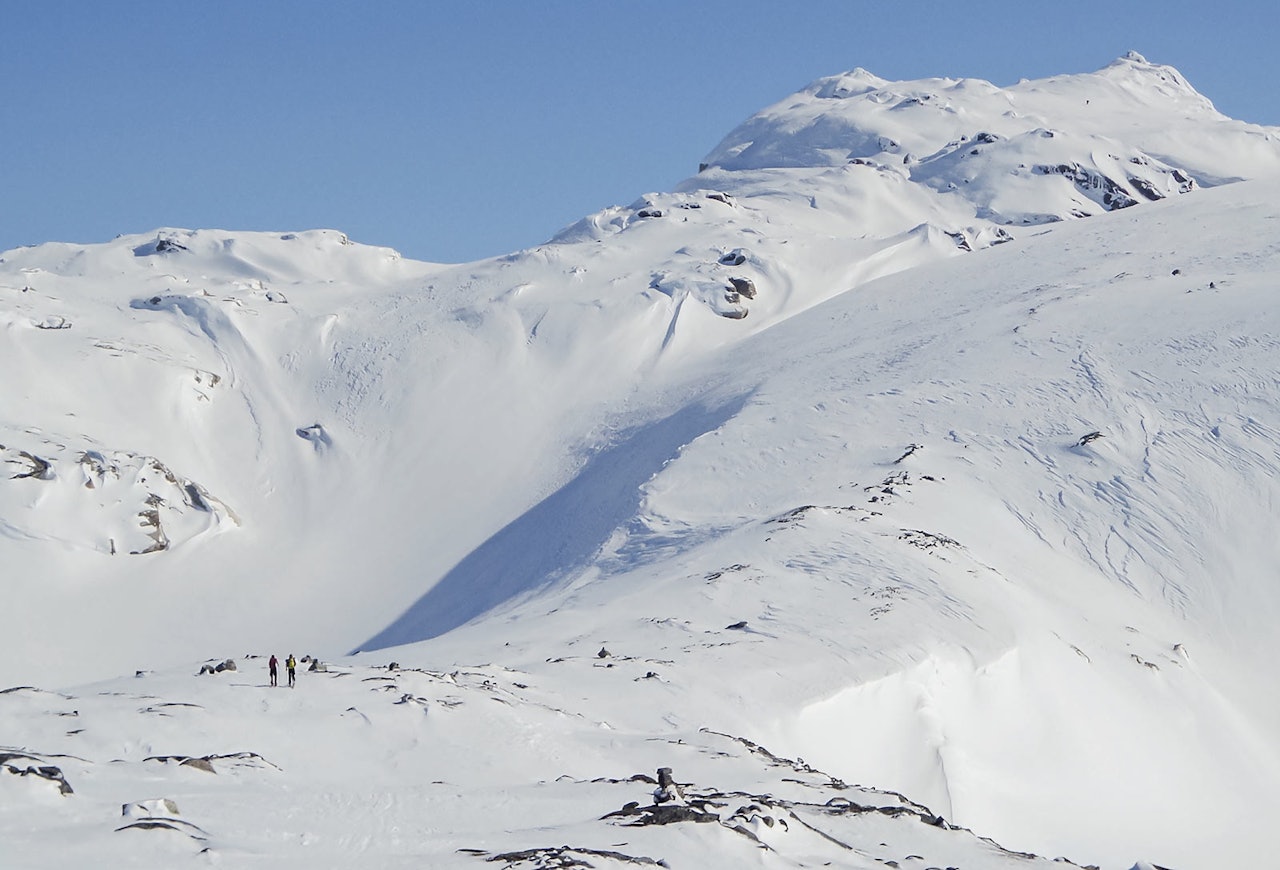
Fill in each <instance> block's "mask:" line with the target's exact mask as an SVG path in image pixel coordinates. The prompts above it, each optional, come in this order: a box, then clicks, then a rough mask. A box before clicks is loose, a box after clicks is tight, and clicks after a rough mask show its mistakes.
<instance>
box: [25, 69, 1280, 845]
mask: <svg viewBox="0 0 1280 870" xmlns="http://www.w3.org/2000/svg"><path fill="white" fill-rule="evenodd" d="M706 164H707V166H706V168H705V170H704V171H703V172H701V173H699V175H697V176H695V177H693V178H691V179H689V180H688V181H687V182H685V183H684V184H682V185H681V186H680V188H679V189H678V190H677V191H675V192H672V193H664V194H651V195H649V196H646V197H644V198H642V199H641V200H639V201H637V202H636V203H635V204H633V205H632V206H630V207H627V208H610V209H606V210H604V211H602V212H600V213H599V214H597V215H593V216H590V217H588V218H585V219H584V220H583V221H581V222H579V223H578V224H576V225H574V226H572V227H569V228H566V229H565V230H564V231H562V232H561V233H560V234H559V235H558V236H557V237H556V238H555V239H553V240H552V241H551V242H548V243H547V244H546V245H544V246H541V247H538V248H534V249H530V250H528V251H521V252H518V253H515V254H512V255H510V256H507V257H501V258H497V259H494V260H490V261H484V262H480V263H473V264H464V265H457V266H447V265H437V264H426V263H416V262H413V261H407V260H404V259H403V258H401V257H400V256H399V255H398V254H396V253H395V252H394V251H391V250H390V249H387V248H374V247H369V246H364V245H357V244H353V243H351V242H350V241H349V240H348V239H346V237H345V236H342V235H341V234H340V233H336V232H333V231H312V232H305V233H287V234H268V233H233V232H224V231H218V230H199V231H189V230H177V229H168V230H161V231H158V232H156V233H152V234H147V235H141V236H128V237H121V238H119V239H116V240H114V241H112V242H109V243H106V244H103V245H91V246H75V245H59V244H50V245H41V246H38V247H34V248H25V249H19V250H15V251H8V252H5V253H4V254H3V256H2V257H0V330H2V331H3V340H0V365H2V366H3V368H4V371H6V372H10V373H15V374H14V375H13V376H11V377H8V378H4V379H0V467H3V469H4V470H5V472H6V473H5V474H3V475H2V476H0V564H3V566H4V569H3V577H4V581H5V595H6V602H7V604H8V607H7V608H6V612H7V615H8V618H7V619H6V630H5V633H4V636H3V639H2V640H0V653H3V655H0V684H3V685H5V686H13V688H11V689H9V690H7V691H4V692H2V693H0V767H3V768H4V769H3V770H0V864H3V865H4V866H21V867H46V866H47V867H64V866H80V865H86V864H93V865H95V866H110V867H115V866H119V867H128V866H148V867H149V866H183V865H184V864H187V863H193V864H198V865H202V864H205V863H224V864H226V865H229V866H262V867H289V866H298V867H302V866H306V867H318V866H319V867H325V866H332V867H351V866H362V867H363V866H368V867H375V866H376V867H390V866H406V867H407V866H433V867H434V866H440V867H446V866H447V867H452V866H457V867H470V866H475V867H479V866H485V862H487V861H492V862H493V865H496V866H505V867H514V868H541V867H561V866H596V867H627V866H646V865H652V864H655V863H657V862H663V865H664V866H670V867H673V868H676V867H735V868H736V867H744V866H759V867H768V868H785V867H816V866H838V867H850V868H863V867H866V868H871V867H885V866H897V867H901V868H910V867H921V868H924V867H931V866H936V867H950V866H955V867H981V868H1004V867H1009V868H1023V867H1026V868H1034V867H1037V866H1044V867H1049V866H1055V867H1061V866H1068V867H1069V866H1082V867H1083V866H1088V865H1096V866H1100V867H1102V868H1105V870H1126V868H1129V867H1132V866H1134V865H1135V862H1137V861H1139V860H1145V861H1151V862H1155V863H1156V864H1158V865H1160V866H1166V867H1176V868H1179V870H1213V868H1220V867H1227V866H1232V867H1265V866H1269V864H1270V862H1271V854H1272V852H1273V851H1274V846H1273V844H1272V842H1271V840H1272V838H1271V837H1270V836H1269V834H1268V832H1267V831H1266V830H1263V829H1260V826H1259V824H1258V820H1260V819H1266V818H1269V817H1271V816H1272V815H1274V814H1275V813H1277V812H1280V788H1278V786H1280V736H1278V735H1280V700H1277V698H1276V694H1275V692H1274V690H1273V685H1274V678H1273V676H1272V674H1271V667H1270V663H1271V662H1273V661H1274V660H1275V659H1276V657H1277V654H1280V649H1277V647H1278V646H1280V644H1278V643H1277V641H1276V636H1275V632H1274V629H1273V626H1274V625H1275V624H1276V622H1277V620H1278V619H1280V585H1278V584H1277V583H1276V582H1275V580H1274V574H1275V565H1276V564H1277V561H1278V557H1280V552H1278V551H1280V544H1278V543H1277V540H1278V539H1277V537H1276V535H1275V534H1274V529H1275V528H1276V527H1277V525H1278V524H1280V499H1277V497H1276V493H1277V489H1276V483H1275V481H1276V480H1277V473H1278V472H1280V450H1278V449H1277V447H1276V443H1277V436H1278V434H1280V409H1278V408H1277V403H1278V401H1280V379H1278V378H1277V374H1276V372H1277V362H1280V314H1278V313H1277V309H1276V306H1275V305H1274V304H1272V303H1273V301H1274V295H1275V292H1276V288H1277V286H1278V278H1280V243H1277V242H1276V240H1275V239H1276V231H1275V228H1276V227H1277V226H1280V206H1278V205H1276V203H1277V202H1278V201H1280V181H1277V180H1276V179H1275V177H1274V176H1275V171H1276V169H1277V168H1278V167H1280V138H1277V131H1275V130H1271V129H1267V128H1260V127H1256V126H1252V125H1247V124H1242V123H1240V122H1236V121H1232V120H1230V119H1226V118H1223V117H1222V116H1221V115H1219V114H1218V113H1216V111H1214V110H1213V108H1212V106H1211V105H1209V103H1208V101H1207V100H1205V99H1204V98H1203V97H1201V96H1200V95H1199V94H1196V93H1195V91H1194V90H1192V89H1191V87H1190V85H1188V84H1187V83H1186V82H1185V80H1183V79H1182V78H1181V76H1180V75H1178V74H1177V72H1176V71H1174V70H1171V69H1170V68H1168V67H1161V66H1159V65H1156V64H1150V63H1147V62H1146V61H1145V60H1143V59H1142V58H1141V57H1139V56H1136V55H1131V56H1129V57H1127V58H1122V59H1121V60H1119V61H1117V62H1116V63H1115V64H1112V65H1111V66H1109V67H1107V68H1106V69H1104V70H1101V71H1099V72H1098V73H1093V74H1089V75H1082V76H1062V77H1057V78H1053V79H1048V80H1043V81H1040V82H1026V83H1022V84H1020V85H1017V86H1014V87H1012V88H1007V89H1000V88H995V87H994V86H992V85H989V84H987V83H985V82H973V81H954V80H929V81H924V82H896V83H895V82H885V81H883V80H880V79H877V78H876V77H874V76H871V75H870V74H867V73H865V72H863V71H855V72H853V73H849V74H846V75H845V76H837V77H833V78H831V79H824V80H820V81H819V82H816V83H814V85H812V86H810V87H809V88H807V89H806V90H804V91H802V92H800V93H799V94H797V95H796V96H795V97H793V98H790V99H789V100H785V101H783V102H781V103H779V104H778V105H777V106H775V107H771V108H770V109H767V110H765V111H764V112H762V113H761V114H760V115H758V116H756V117H755V118H753V119H750V120H748V121H747V122H746V123H745V124H744V125H743V126H742V127H740V128H739V129H738V130H736V131H733V132H732V133H731V134H730V135H729V136H728V137H727V138H726V140H725V141H724V142H722V143H721V144H720V145H719V146H717V148H716V149H715V150H714V151H713V152H712V154H711V155H710V156H709V157H708V158H707V161H706ZM1238 179H1254V180H1246V181H1238ZM1232 180H1237V181H1236V183H1230V184H1227V183H1225V182H1227V181H1232ZM1083 217H1088V219H1087V220H1082V219H1080V218H1083ZM290 650H292V651H293V652H294V653H296V654H298V655H301V654H303V653H307V654H315V655H318V656H319V657H320V659H321V660H323V662H324V665H323V667H322V668H320V669H318V670H316V671H304V672H303V673H302V674H301V675H300V676H299V685H298V687H297V688H296V689H293V690H289V689H287V688H270V687H268V686H267V685H266V673H265V665H264V661H265V658H266V656H267V655H269V654H271V653H272V652H274V653H276V654H277V655H279V656H281V657H283V656H284V655H286V654H287V653H288V652H289V651H290ZM361 651H362V652H361ZM352 653H354V654H352ZM210 657H216V659H214V660H213V661H216V662H221V661H224V660H226V659H227V657H230V661H232V662H233V663H234V664H235V665H236V669H235V670H224V671H222V672H217V673H212V674H203V675H197V673H196V672H197V671H199V670H200V669H201V664H202V663H204V662H205V660H207V659H210ZM392 662H395V663H397V667H395V668H389V667H388V665H390V664H391V663H392ZM304 667H305V665H304ZM135 672H136V673H137V675H136V676H127V675H131V674H134V673H135ZM122 675H124V676H122ZM660 768H670V769H671V771H672V774H673V776H674V778H675V781H676V782H677V783H679V784H681V786H682V790H683V798H682V799H679V800H677V801H674V802H671V801H668V802H665V803H662V804H655V803H654V789H655V787H656V785H657V783H656V782H655V781H650V780H653V779H654V778H655V777H656V776H657V773H658V770H659V769H660ZM855 784H857V785H855ZM985 838H991V839H985ZM997 844H999V845H997ZM1060 856H1065V859H1066V860H1063V861H1054V860H1053V859H1056V858H1058V857H1060ZM574 862H578V863H576V864H575V863H574ZM1071 862H1075V863H1074V864H1073V863H1071ZM1138 866H1140V867H1141V866H1144V865H1142V864H1139V865H1138Z"/></svg>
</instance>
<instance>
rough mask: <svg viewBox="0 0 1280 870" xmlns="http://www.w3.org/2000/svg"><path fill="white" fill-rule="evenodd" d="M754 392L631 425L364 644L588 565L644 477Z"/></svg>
mask: <svg viewBox="0 0 1280 870" xmlns="http://www.w3.org/2000/svg"><path fill="white" fill-rule="evenodd" d="M747 398H748V397H747V396H746V395H743V396H737V397H735V398H733V399H730V400H729V401H727V402H724V403H723V404H720V405H717V406H715V407H706V406H704V405H690V406H688V407H685V408H682V409H681V410H680V411H677V412H676V413H674V414H672V415H671V416H669V417H666V418H664V419H662V420H658V421H657V422H653V423H649V424H646V425H643V426H640V427H638V428H636V429H633V430H631V431H629V432H627V433H625V434H624V435H623V436H622V438H621V439H620V440H619V441H618V442H617V443H615V444H614V445H612V446H610V447H607V448H605V449H603V450H601V451H600V452H599V453H596V454H595V455H594V456H592V457H591V458H590V459H589V460H588V461H587V464H586V465H585V466H584V467H583V468H582V470H581V471H580V472H578V474H577V476H575V477H574V478H573V479H572V480H571V481H569V482H568V483H566V484H565V485H564V486H563V487H561V488H560V489H559V490H557V491H556V492H555V493H553V494H552V495H550V496H548V497H547V498H546V499H544V500H543V501H541V502H539V503H538V504H537V505H535V506H533V507H532V508H530V509H529V510H528V511H526V512H525V513H524V514H523V515H522V516H520V517H519V518H517V519H515V520H513V521H512V522H511V523H509V524H508V525H507V526H506V527H504V528H503V529H501V530H500V531H498V532H497V533H496V534H494V535H493V537H491V538H489V539H488V540H487V541H485V542H484V543H483V544H481V545H480V546H479V547H477V548H476V549H475V550H473V551H472V552H471V554H470V555H468V556H467V557H466V558H464V559H463V560H462V561H461V562H459V563H458V564H457V565H455V566H454V567H453V568H452V569H451V570H450V571H449V573H447V574H446V575H445V576H444V577H443V578H442V579H441V580H440V582H439V583H437V584H436V585H435V586H433V587H432V588H431V589H430V591H428V592H427V593H426V594H425V595H423V596H422V597H421V598H419V599H418V600H417V601H416V602H415V603H414V604H413V605H412V606H411V607H410V608H409V609H408V610H406V611H405V612H404V613H403V614H401V616H400V617H399V618H398V619H396V621H395V622H393V623H391V625H389V626H387V627H386V628H384V629H383V630H382V631H380V632H379V633H378V634H376V635H374V636H373V637H372V638H370V639H369V640H368V641H366V642H365V643H363V644H361V645H360V647H359V650H364V651H369V650H375V649H383V648H385V647H389V646H399V645H401V644H407V643H415V642H417V641H421V640H427V639H429V638H433V637H438V636H439V635H442V634H444V633H446V632H448V631H450V630H452V629H454V628H457V627H458V626H460V625H462V624H464V623H466V622H469V621H470V620H472V619H474V618H476V617H477V616H480V615H481V614H484V613H487V612H489V611H490V610H493V609H494V608H495V607H498V606H499V605H501V604H503V603H504V602H507V601H510V600H511V599H513V598H515V597H517V596H520V595H523V594H526V593H529V592H533V591H536V590H539V589H542V588H545V587H547V586H549V585H550V584H552V583H553V582H554V581H556V580H557V579H560V578H562V577H565V576H568V575H570V574H571V573H573V572H574V571H575V570H576V569H579V568H582V567H584V566H585V565H586V564H588V563H589V562H590V560H591V559H592V558H593V557H594V556H595V555H596V554H597V553H598V552H599V550H600V548H601V547H602V546H603V545H604V544H605V542H606V541H608V540H609V537H610V536H611V535H612V534H613V532H614V530H615V529H617V528H618V527H619V526H621V525H623V524H624V523H626V522H627V521H628V520H630V519H631V518H632V517H634V516H635V514H636V512H637V510H638V509H639V507H640V499H641V488H642V487H643V486H644V484H645V483H647V482H648V481H649V480H650V479H651V478H652V477H653V476H654V475H655V474H657V473H658V472H659V471H661V470H662V467H663V466H664V465H665V464H666V463H667V462H669V461H671V460H672V459H674V458H676V456H677V455H678V454H679V452H680V450H681V448H683V447H684V446H685V445H686V444H689V443H690V442H691V441H693V440H694V439H695V438H697V437H698V436H700V435H703V434H705V433H707V432H712V431H714V430H716V429H718V428H719V427H720V426H722V425H724V424H725V423H726V422H727V421H728V420H730V419H732V418H733V417H734V416H735V415H736V414H737V413H738V412H739V411H741V410H742V408H743V406H744V405H745V404H746V402H747Z"/></svg>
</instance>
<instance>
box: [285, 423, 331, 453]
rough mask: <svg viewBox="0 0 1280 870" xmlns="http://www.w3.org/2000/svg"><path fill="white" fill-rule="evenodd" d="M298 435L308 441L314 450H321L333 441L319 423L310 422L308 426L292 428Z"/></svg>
mask: <svg viewBox="0 0 1280 870" xmlns="http://www.w3.org/2000/svg"><path fill="white" fill-rule="evenodd" d="M294 431H295V432H296V433H297V435H298V437H299V438H301V439H303V440H304V441H310V442H311V444H312V446H313V447H315V449H316V450H323V449H324V448H326V447H328V446H329V445H331V444H332V443H333V439H331V438H330V437H329V433H328V432H326V431H325V429H324V426H322V425H320V424H319V423H312V424H311V425H310V426H303V427H301V428H299V429H296V430H294Z"/></svg>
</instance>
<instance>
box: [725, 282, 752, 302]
mask: <svg viewBox="0 0 1280 870" xmlns="http://www.w3.org/2000/svg"><path fill="white" fill-rule="evenodd" d="M729 283H730V284H731V285H732V286H733V292H735V293H738V294H740V295H742V296H745V297H747V298H748V299H755V298H756V284H755V282H754V281H752V280H751V279H750V278H730V279H729Z"/></svg>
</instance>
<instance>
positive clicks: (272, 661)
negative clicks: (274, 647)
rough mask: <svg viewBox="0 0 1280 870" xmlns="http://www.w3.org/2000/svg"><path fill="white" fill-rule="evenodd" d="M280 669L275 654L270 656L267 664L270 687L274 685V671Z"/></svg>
mask: <svg viewBox="0 0 1280 870" xmlns="http://www.w3.org/2000/svg"><path fill="white" fill-rule="evenodd" d="M279 667H280V663H279V662H278V661H276V654H275V653H272V654H271V659H270V661H268V662H267V670H268V671H269V672H270V673H271V685H273V686H274V685H276V669H277V668H279Z"/></svg>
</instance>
